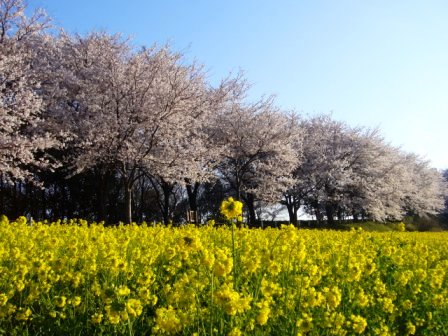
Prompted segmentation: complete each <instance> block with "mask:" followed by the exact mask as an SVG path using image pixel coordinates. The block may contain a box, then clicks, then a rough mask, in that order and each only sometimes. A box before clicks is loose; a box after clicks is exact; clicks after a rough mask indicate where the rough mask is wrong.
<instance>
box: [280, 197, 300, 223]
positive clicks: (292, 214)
mask: <svg viewBox="0 0 448 336" xmlns="http://www.w3.org/2000/svg"><path fill="white" fill-rule="evenodd" d="M283 204H284V205H286V209H288V215H289V223H290V224H292V225H294V226H297V224H298V221H297V212H298V210H299V208H300V201H298V200H297V199H296V198H295V197H294V196H293V195H285V201H284V203H283Z"/></svg>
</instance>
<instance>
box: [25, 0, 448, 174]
mask: <svg viewBox="0 0 448 336" xmlns="http://www.w3.org/2000/svg"><path fill="white" fill-rule="evenodd" d="M29 3H30V5H32V6H33V7H34V6H38V7H43V8H44V9H46V10H47V12H48V13H49V14H50V16H52V17H53V18H54V21H55V24H57V25H59V26H62V27H64V29H65V30H66V31H68V32H78V33H85V32H88V31H90V30H92V29H97V30H98V29H100V30H106V31H108V32H111V33H114V32H121V33H123V34H125V35H132V36H133V37H134V43H135V44H136V45H152V44H153V43H155V42H157V43H162V44H163V43H165V42H167V41H169V42H171V44H172V46H173V47H174V48H175V49H176V50H185V51H186V52H187V54H188V57H190V58H195V59H197V60H198V61H200V62H201V63H204V64H205V66H206V68H207V69H209V73H210V78H211V80H212V81H215V80H219V79H220V78H222V77H224V76H226V75H227V74H228V73H229V72H231V71H234V72H235V71H238V70H239V69H242V70H244V71H245V73H246V76H247V78H248V79H249V81H251V82H252V83H253V87H252V90H251V95H252V96H253V97H254V98H255V97H259V96H261V95H262V94H268V95H269V94H275V95H277V102H278V103H279V105H280V106H282V107H283V108H285V109H295V110H297V111H298V112H301V113H303V114H305V115H307V114H308V115H313V114H316V113H329V112H332V114H333V117H334V118H335V119H338V120H343V121H346V122H348V123H349V124H351V125H353V126H356V125H362V126H368V127H375V126H379V127H380V129H381V130H382V133H383V135H384V136H385V138H386V139H387V140H388V141H390V142H391V143H392V144H393V145H397V146H400V145H401V146H402V148H403V149H405V150H407V151H411V152H415V153H417V154H420V155H422V156H424V157H426V158H427V159H429V160H431V161H432V165H433V166H434V167H437V168H448V154H447V151H446V148H447V146H448V1H446V0H440V1H432V0H425V1H423V0H421V1H417V0H415V1H414V0H407V1H405V0H396V1H390V0H376V1H359V0H350V1H348V0H347V1H344V0H339V1H334V0H328V1H320V0H316V1H299V0H296V1H293V0H290V1H282V0H278V1H274V0H258V1H256V0H246V1H245V0H239V1H238V0H220V1H218V0H197V1H196V0H190V1H188V0H176V1H174V0H172V1H171V0H160V1H149V0H128V1H122V0H120V1H118V0H108V1H106V0H89V1H86V0H77V1H75V0H29Z"/></svg>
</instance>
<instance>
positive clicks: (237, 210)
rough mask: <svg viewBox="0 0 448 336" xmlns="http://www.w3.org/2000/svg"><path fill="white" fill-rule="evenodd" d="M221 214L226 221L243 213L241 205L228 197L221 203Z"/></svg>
mask: <svg viewBox="0 0 448 336" xmlns="http://www.w3.org/2000/svg"><path fill="white" fill-rule="evenodd" d="M220 209H221V214H222V215H223V216H224V217H225V218H227V219H228V220H232V219H235V218H238V217H239V216H241V214H242V213H243V203H241V202H240V201H237V200H234V199H233V197H229V198H227V199H225V200H223V201H222V203H221V208H220Z"/></svg>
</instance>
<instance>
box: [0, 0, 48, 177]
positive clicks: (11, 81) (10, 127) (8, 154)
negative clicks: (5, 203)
mask: <svg viewBox="0 0 448 336" xmlns="http://www.w3.org/2000/svg"><path fill="white" fill-rule="evenodd" d="M24 11H25V4H24V2H23V1H21V0H0V170H1V171H2V172H3V173H4V175H3V176H4V177H5V178H7V179H11V178H15V179H32V177H33V176H32V172H31V171H30V165H33V166H37V167H40V168H44V167H48V166H49V161H48V158H46V157H45V156H43V155H42V151H43V150H45V149H47V148H49V147H52V146H54V145H55V141H54V139H53V137H52V136H51V135H50V134H49V133H46V132H44V131H43V129H42V128H41V127H40V126H42V119H41V116H42V111H43V109H44V102H43V99H42V97H41V95H40V85H41V83H40V81H39V74H38V71H39V69H36V67H34V66H33V63H34V61H35V59H36V50H37V49H38V46H37V45H38V44H39V43H40V42H41V40H42V38H43V35H44V33H45V29H46V28H47V27H48V26H49V19H48V17H47V16H46V15H45V13H44V12H43V11H41V10H37V11H36V12H34V14H33V15H32V16H31V17H26V16H25V14H24ZM39 153H40V155H39Z"/></svg>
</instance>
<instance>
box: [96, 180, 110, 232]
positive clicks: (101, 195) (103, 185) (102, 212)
mask: <svg viewBox="0 0 448 336" xmlns="http://www.w3.org/2000/svg"><path fill="white" fill-rule="evenodd" d="M99 175H100V187H99V192H98V203H99V209H98V210H99V213H98V215H99V216H98V217H99V218H98V220H99V221H105V222H106V223H107V221H108V219H109V218H108V215H107V204H108V203H109V173H105V174H102V173H100V174H99Z"/></svg>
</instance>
